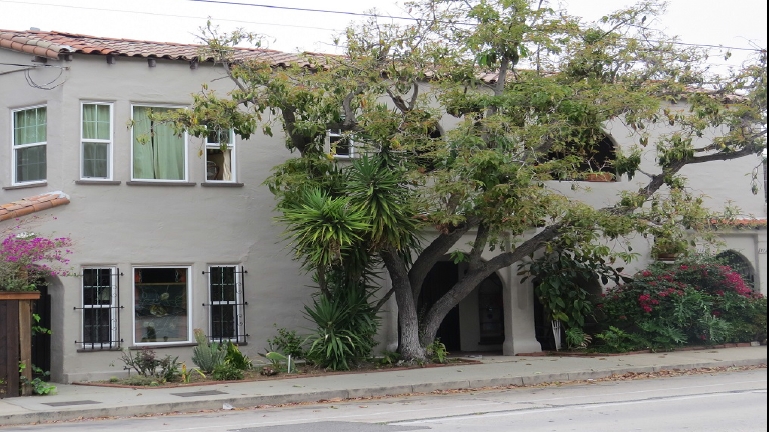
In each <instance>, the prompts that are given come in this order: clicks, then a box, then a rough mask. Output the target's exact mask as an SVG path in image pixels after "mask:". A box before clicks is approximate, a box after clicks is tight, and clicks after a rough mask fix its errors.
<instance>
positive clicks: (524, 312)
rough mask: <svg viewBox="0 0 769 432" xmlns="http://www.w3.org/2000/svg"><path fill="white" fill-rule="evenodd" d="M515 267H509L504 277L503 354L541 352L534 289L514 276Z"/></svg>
mask: <svg viewBox="0 0 769 432" xmlns="http://www.w3.org/2000/svg"><path fill="white" fill-rule="evenodd" d="M513 267H514V266H510V267H508V268H507V271H506V273H505V277H504V290H503V291H502V301H503V302H504V305H505V342H504V343H503V344H502V354H503V355H516V354H525V353H533V352H541V351H542V346H541V345H540V344H539V342H537V337H536V332H535V330H534V291H533V290H532V289H531V286H530V283H528V282H526V283H523V284H521V283H520V282H519V281H518V278H516V277H514V272H513Z"/></svg>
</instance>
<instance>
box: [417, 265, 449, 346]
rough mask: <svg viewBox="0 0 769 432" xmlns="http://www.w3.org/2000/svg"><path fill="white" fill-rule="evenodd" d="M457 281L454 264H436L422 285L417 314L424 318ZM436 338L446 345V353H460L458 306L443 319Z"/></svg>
mask: <svg viewBox="0 0 769 432" xmlns="http://www.w3.org/2000/svg"><path fill="white" fill-rule="evenodd" d="M458 280H459V268H458V266H457V265H456V264H454V263H453V262H451V261H439V262H437V263H436V264H435V265H434V266H433V268H432V269H431V270H430V272H429V273H428V274H427V277H425V281H424V282H423V283H422V291H421V292H420V294H419V302H418V303H417V312H418V313H419V314H421V315H422V316H424V314H426V313H427V311H428V310H429V309H430V307H432V305H434V304H435V302H436V301H438V299H439V298H441V297H442V296H443V295H444V294H446V293H447V292H448V291H449V290H450V289H451V287H453V286H454V284H456V283H457V281H458ZM436 338H439V339H440V340H441V342H443V344H444V345H446V350H447V351H449V352H452V351H454V352H456V351H460V341H459V306H454V308H452V309H451V311H449V313H448V314H447V315H446V318H444V319H443V322H442V323H441V326H440V327H439V328H438V333H437V334H436Z"/></svg>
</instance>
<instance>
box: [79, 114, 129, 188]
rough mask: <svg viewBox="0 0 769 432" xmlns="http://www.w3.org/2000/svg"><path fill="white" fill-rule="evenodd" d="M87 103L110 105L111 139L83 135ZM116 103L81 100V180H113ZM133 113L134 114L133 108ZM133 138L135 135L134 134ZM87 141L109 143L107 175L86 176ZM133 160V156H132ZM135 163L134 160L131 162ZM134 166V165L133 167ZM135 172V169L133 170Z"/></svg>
mask: <svg viewBox="0 0 769 432" xmlns="http://www.w3.org/2000/svg"><path fill="white" fill-rule="evenodd" d="M86 105H105V106H108V107H109V139H108V140H102V139H95V138H88V139H86V138H85V137H84V136H83V122H84V120H85V119H84V118H83V112H84V109H83V108H84V107H85V106H86ZM114 113H115V110H114V104H113V103H112V102H97V101H82V102H80V179H81V180H93V181H109V180H112V166H113V163H112V153H113V151H112V149H113V144H112V143H113V141H114V137H115V118H114V115H115V114H114ZM131 113H132V114H131V115H133V109H131ZM132 138H133V136H132ZM86 143H97V144H107V177H86V176H85V144H86ZM131 152H133V139H132V140H131ZM131 160H132V161H133V158H131ZM131 163H132V164H133V162H131ZM132 168H133V167H132ZM132 172H133V171H132Z"/></svg>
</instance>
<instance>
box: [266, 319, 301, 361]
mask: <svg viewBox="0 0 769 432" xmlns="http://www.w3.org/2000/svg"><path fill="white" fill-rule="evenodd" d="M277 332H278V334H277V336H274V337H273V338H272V339H267V345H268V347H269V349H268V350H267V351H268V352H269V351H278V352H280V353H282V354H284V355H290V356H291V357H292V358H295V359H299V358H304V357H305V349H304V347H303V346H302V343H303V340H302V338H301V337H299V336H298V335H297V334H296V330H288V329H285V328H283V327H280V328H278V329H277Z"/></svg>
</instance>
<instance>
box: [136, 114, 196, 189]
mask: <svg viewBox="0 0 769 432" xmlns="http://www.w3.org/2000/svg"><path fill="white" fill-rule="evenodd" d="M174 109H177V108H164V107H148V106H134V107H133V117H132V120H133V180H150V181H152V180H165V181H182V180H186V179H187V146H186V145H185V143H186V142H187V140H186V134H182V135H181V136H180V135H178V134H176V133H175V132H174V130H173V128H172V127H171V126H170V125H168V124H165V123H162V122H159V121H157V120H156V119H154V118H153V116H152V114H162V113H165V112H168V111H171V110H174Z"/></svg>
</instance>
